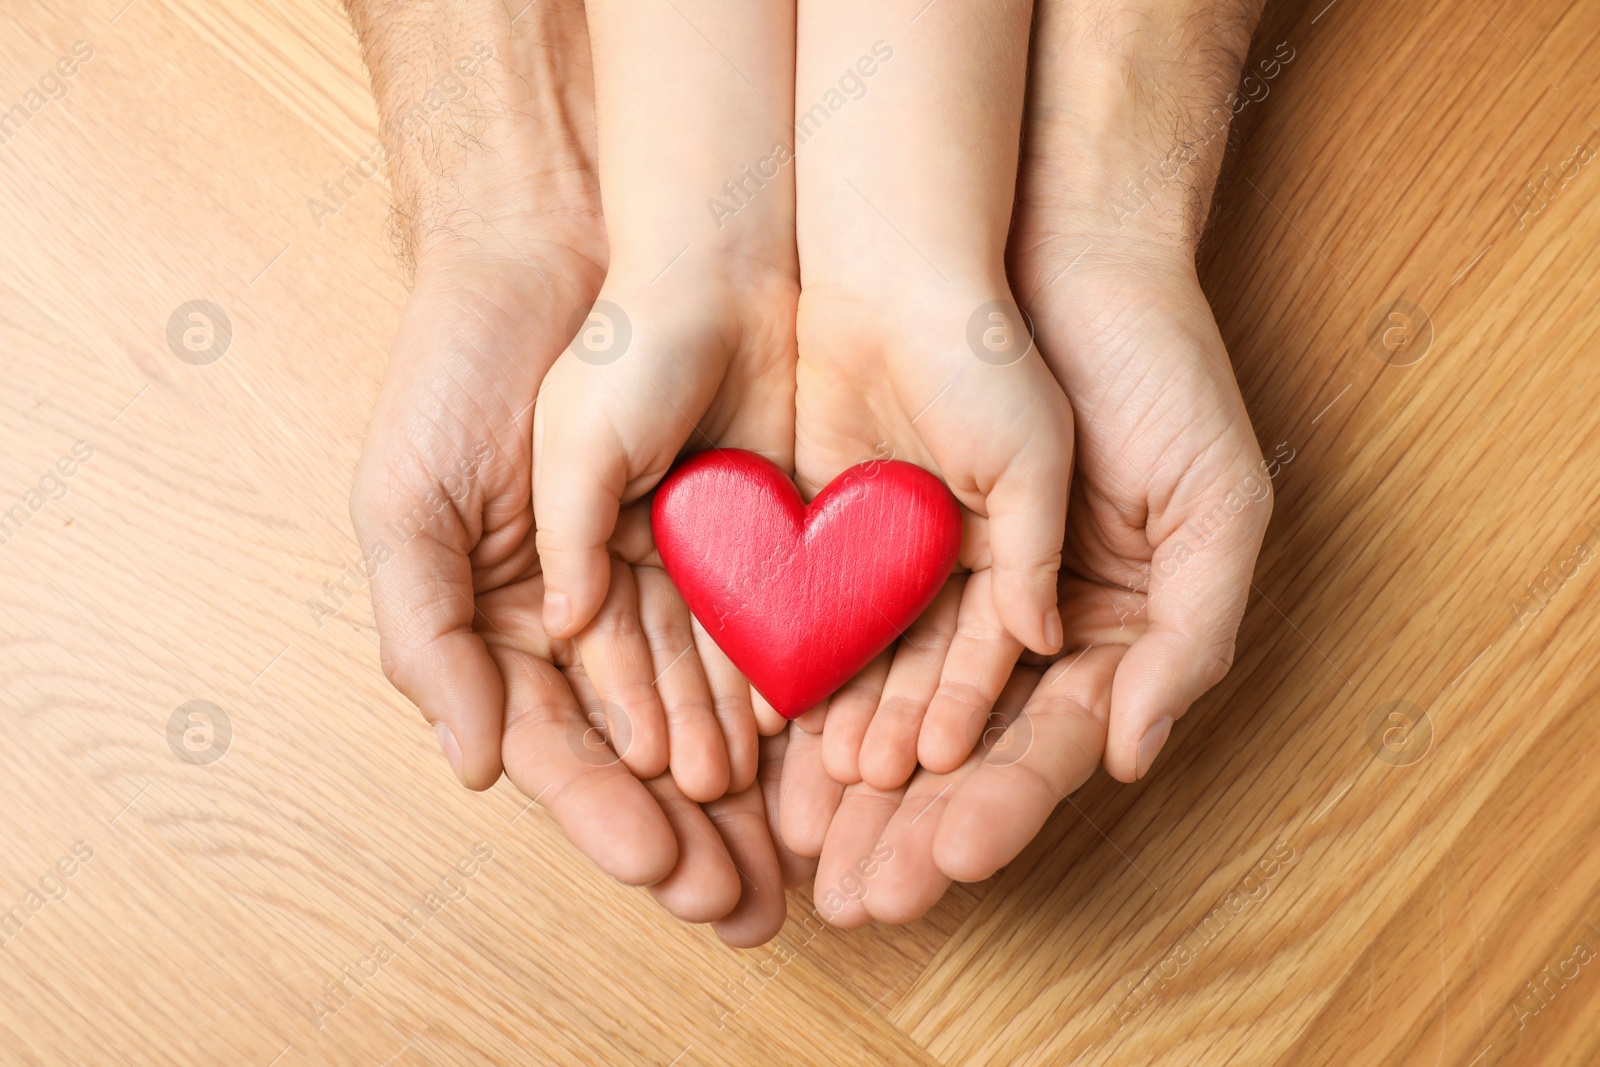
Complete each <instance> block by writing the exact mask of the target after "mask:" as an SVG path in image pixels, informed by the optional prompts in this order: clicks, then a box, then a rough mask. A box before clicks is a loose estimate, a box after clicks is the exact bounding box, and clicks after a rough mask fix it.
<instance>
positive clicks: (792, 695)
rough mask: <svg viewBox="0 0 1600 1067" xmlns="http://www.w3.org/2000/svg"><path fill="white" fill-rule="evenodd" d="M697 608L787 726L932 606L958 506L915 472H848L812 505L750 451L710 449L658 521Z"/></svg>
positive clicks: (951, 560)
mask: <svg viewBox="0 0 1600 1067" xmlns="http://www.w3.org/2000/svg"><path fill="white" fill-rule="evenodd" d="M650 524H651V527H652V529H653V530H654V532H655V540H656V548H657V549H658V550H659V551H660V553H661V561H662V563H664V564H665V565H666V568H667V574H668V575H670V576H671V578H672V580H673V582H674V583H675V584H676V585H677V587H678V590H679V592H681V593H682V594H683V599H684V600H685V601H687V602H688V605H689V610H690V611H692V612H694V616H695V618H697V619H699V620H700V624H701V625H702V626H704V627H705V628H706V631H707V632H708V633H709V634H710V635H711V637H712V639H713V640H715V641H716V642H717V645H718V647H720V648H721V649H722V651H724V652H726V653H727V654H728V658H729V659H731V660H732V661H733V663H734V665H735V666H736V667H738V668H739V669H740V670H741V671H743V672H744V675H745V677H746V678H748V679H750V682H751V684H752V685H754V686H755V687H756V689H758V690H759V691H760V692H761V695H762V696H764V697H766V698H767V701H768V702H769V703H770V704H771V705H772V706H773V707H774V708H776V709H777V710H778V712H779V714H781V715H783V716H784V717H785V718H790V719H792V718H795V717H796V716H798V715H801V714H803V713H804V712H806V711H808V710H810V709H811V708H813V707H815V706H816V705H818V704H820V703H821V702H822V701H823V700H825V699H826V698H827V697H828V696H829V694H831V693H832V692H833V691H834V690H835V689H838V688H839V687H840V686H841V685H843V684H844V683H845V682H847V681H849V680H850V678H851V676H852V675H854V674H855V673H856V672H857V671H859V670H860V669H861V668H862V667H865V666H866V665H867V664H868V663H869V662H870V661H871V660H872V657H874V656H876V655H877V654H878V653H879V652H882V651H883V650H884V649H885V648H887V647H889V644H890V642H892V641H893V640H894V639H895V638H896V637H898V636H899V635H900V634H901V633H903V632H904V631H905V630H906V628H907V627H908V626H910V625H911V623H912V621H913V620H915V619H916V617H917V616H918V615H920V614H922V612H923V610H924V609H925V608H926V607H927V606H928V605H929V604H930V603H932V601H933V598H934V596H935V595H936V594H937V593H938V592H939V588H940V586H942V585H943V584H944V580H945V579H946V578H947V577H948V576H949V574H950V569H951V567H953V566H954V565H955V562H956V556H957V555H958V553H959V552H960V550H961V510H960V508H959V507H958V506H957V504H956V500H955V497H953V496H951V495H950V490H948V489H946V488H945V487H944V485H943V483H941V482H940V481H939V479H937V478H935V477H934V476H933V475H931V474H929V473H928V472H927V471H925V470H923V469H922V468H921V467H918V466H915V465H913V464H910V463H902V462H899V461H896V460H874V461H872V462H869V463H863V464H861V465H859V466H856V467H851V468H850V469H849V470H847V471H845V472H844V473H843V474H841V475H839V477H837V478H835V479H834V480H833V481H832V482H830V483H829V484H828V486H827V488H825V489H823V490H822V492H821V493H819V494H817V498H816V499H815V500H813V501H812V502H811V503H810V504H809V505H808V504H806V502H805V501H803V500H801V499H800V492H799V490H798V489H796V488H795V485H794V483H793V482H791V481H790V480H789V478H788V477H787V476H786V475H785V474H784V473H783V471H781V470H779V469H778V468H777V467H776V466H775V465H774V464H772V463H771V462H769V461H768V460H766V459H764V458H762V457H761V456H758V455H756V454H755V453H753V452H743V451H739V450H737V449H714V450H712V451H710V452H702V453H700V454H699V455H697V456H695V457H694V458H692V459H690V460H688V461H687V462H685V463H683V464H682V465H681V466H679V467H678V468H677V469H675V470H674V471H672V473H670V474H668V475H667V477H666V479H665V480H663V481H662V483H661V485H660V487H659V488H658V489H657V490H656V498H655V503H654V504H653V505H652V507H651V511H650Z"/></svg>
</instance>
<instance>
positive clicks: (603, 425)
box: [533, 357, 629, 638]
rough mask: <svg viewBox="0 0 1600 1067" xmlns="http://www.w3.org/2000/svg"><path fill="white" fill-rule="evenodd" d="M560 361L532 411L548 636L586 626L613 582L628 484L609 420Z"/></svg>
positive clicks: (535, 504)
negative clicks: (612, 543)
mask: <svg viewBox="0 0 1600 1067" xmlns="http://www.w3.org/2000/svg"><path fill="white" fill-rule="evenodd" d="M565 360H566V357H563V359H562V360H560V361H557V364H556V367H555V368H554V369H552V370H551V372H550V375H549V377H547V378H546V379H545V387H544V388H543V389H541V390H540V391H539V399H538V401H537V402H536V403H535V404H534V409H533V517H534V527H535V529H536V530H537V533H536V534H535V541H536V544H537V545H538V550H539V564H540V567H541V569H542V570H543V572H544V625H545V629H546V631H548V632H549V634H550V636H551V637H555V638H565V637H571V636H572V635H574V634H576V633H577V632H578V631H579V630H581V629H583V628H584V627H585V626H587V625H588V624H589V622H590V620H591V619H593V618H594V617H595V615H596V614H597V613H598V612H599V611H600V606H601V605H602V604H603V603H604V602H605V598H606V590H607V589H608V588H609V587H610V584H611V560H610V556H609V555H608V553H607V551H606V543H607V542H608V541H609V540H610V539H611V535H612V533H613V531H614V530H615V529H616V525H617V513H618V511H619V510H620V509H621V506H622V494H623V492H624V490H625V489H626V488H627V484H628V467H629V462H628V455H627V452H626V448H625V446H624V443H623V442H622V440H621V439H620V438H619V437H618V435H617V434H616V433H615V431H614V430H613V429H612V426H611V423H610V420H609V419H607V418H605V417H604V415H603V414H602V413H601V412H600V411H597V410H595V408H594V406H593V405H592V404H586V403H583V401H584V400H587V399H590V398H592V397H594V395H595V391H594V390H593V389H592V388H589V387H586V386H585V385H584V384H583V383H584V380H585V379H586V377H587V376H586V375H584V374H583V372H582V371H578V372H576V373H566V374H564V373H562V372H563V369H564V368H563V365H562V364H563V362H565Z"/></svg>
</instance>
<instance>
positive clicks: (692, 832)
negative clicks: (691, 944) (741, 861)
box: [644, 775, 740, 923]
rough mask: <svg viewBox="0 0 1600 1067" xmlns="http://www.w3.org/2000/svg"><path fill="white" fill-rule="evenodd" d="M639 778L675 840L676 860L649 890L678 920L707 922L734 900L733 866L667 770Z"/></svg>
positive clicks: (731, 906) (737, 890)
mask: <svg viewBox="0 0 1600 1067" xmlns="http://www.w3.org/2000/svg"><path fill="white" fill-rule="evenodd" d="M644 784H645V787H646V788H647V789H648V790H649V791H650V793H651V795H652V796H654V797H655V799H656V802H657V804H659V805H660V809H661V811H662V812H664V813H665V814H666V817H667V822H668V823H669V824H671V826H672V834H673V837H674V838H676V840H677V842H678V863H677V866H675V867H673V868H672V873H670V874H668V875H667V876H666V877H665V878H663V879H661V881H659V882H656V883H655V884H654V885H652V886H651V887H650V895H651V896H653V897H655V899H656V902H657V903H658V904H660V905H661V906H662V907H663V908H666V909H667V911H669V912H671V913H672V914H673V915H675V916H676V917H678V918H680V919H682V920H683V921H684V922H690V923H708V922H714V921H715V920H717V919H720V918H722V917H723V916H724V915H727V914H728V913H729V912H731V911H733V909H734V908H735V907H737V906H738V903H739V894H740V886H739V872H738V870H737V869H736V868H735V867H734V863H733V857H732V856H730V855H729V853H728V848H727V845H726V844H724V843H723V840H722V837H721V835H719V834H718V833H717V830H716V827H715V826H713V825H712V823H711V820H710V819H709V818H708V817H707V816H706V813H705V812H704V811H702V810H701V809H700V805H698V804H696V803H694V802H693V801H692V800H690V799H689V798H687V797H685V796H684V795H683V791H682V790H681V789H679V788H678V786H677V783H675V782H674V781H673V780H672V777H671V776H670V775H662V776H661V777H660V778H654V779H651V780H650V781H648V782H646V783H644Z"/></svg>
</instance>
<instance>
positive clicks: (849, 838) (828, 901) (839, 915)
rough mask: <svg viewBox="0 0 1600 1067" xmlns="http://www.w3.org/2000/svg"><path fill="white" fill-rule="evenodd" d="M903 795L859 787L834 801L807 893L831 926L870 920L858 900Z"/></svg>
mask: <svg viewBox="0 0 1600 1067" xmlns="http://www.w3.org/2000/svg"><path fill="white" fill-rule="evenodd" d="M905 792H906V791H905V788H904V787H901V788H899V789H890V790H881V789H874V788H873V787H872V786H870V785H868V784H867V783H865V782H859V783H857V784H855V785H852V786H848V787H846V789H845V791H844V794H843V796H842V797H841V798H840V801H839V808H838V811H837V812H836V813H835V814H834V816H833V819H832V820H831V821H830V822H829V824H828V833H827V838H826V840H825V842H824V844H823V847H822V855H821V857H820V858H819V859H818V860H817V882H816V889H815V891H814V894H813V896H814V899H815V900H816V904H817V910H818V911H820V912H821V913H822V917H823V918H825V919H827V920H828V922H830V923H832V924H833V925H834V926H838V927H841V928H843V929H846V930H849V929H854V928H855V927H858V926H865V925H866V924H867V923H869V922H871V921H872V915H871V913H870V912H868V911H867V907H866V904H865V903H864V901H865V899H866V897H867V894H868V893H870V892H871V890H872V885H871V880H872V877H873V876H874V875H875V874H877V873H878V869H877V866H876V864H877V856H878V854H879V852H880V851H881V850H880V849H879V848H878V842H879V839H880V837H881V836H882V834H883V828H884V827H885V826H887V825H889V819H890V818H891V817H892V816H893V815H894V813H895V811H896V809H898V808H899V807H900V800H901V798H902V797H904V796H905ZM863 857H865V859H863Z"/></svg>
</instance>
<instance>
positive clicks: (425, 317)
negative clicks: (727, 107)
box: [351, 0, 782, 943]
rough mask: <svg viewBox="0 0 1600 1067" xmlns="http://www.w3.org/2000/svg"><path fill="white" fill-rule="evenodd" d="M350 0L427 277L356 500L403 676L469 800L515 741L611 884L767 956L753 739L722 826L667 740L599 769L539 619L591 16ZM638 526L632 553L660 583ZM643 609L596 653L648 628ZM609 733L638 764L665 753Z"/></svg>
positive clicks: (770, 893) (590, 212)
mask: <svg viewBox="0 0 1600 1067" xmlns="http://www.w3.org/2000/svg"><path fill="white" fill-rule="evenodd" d="M351 7H352V17H353V20H354V22H355V25H356V28H357V31H358V33H359V34H360V36H361V38H362V42H363V46H364V49H365V52H366V56H367V62H368V65H369V67H370V68H371V70H372V75H373V82H374V87H375V90H376V92H377V95H378V100H379V107H380V113H381V114H382V115H383V116H384V119H385V122H384V130H385V136H386V142H387V143H388V145H389V149H390V155H391V158H390V170H391V177H392V179H393V182H394V188H395V194H396V209H397V215H398V219H399V222H400V230H401V236H402V237H403V238H404V240H405V242H406V252H407V253H408V256H409V260H410V262H411V263H413V264H414V266H415V270H416V279H415V287H414V290H413V292H412V296H411V299H410V302H409V304H408V306H407V308H406V311H405V314H404V316H403V318H402V321H401V325H400V329H399V332H398V335H397V337H396V340H395V344H394V348H393V352H392V355H391V360H390V366H389V370H388V373H387V376H386V378H385V381H384V385H383V388H382V391H381V393H380V396H379V400H378V404H377V409H376V411H375V413H374V415H373V421H372V427H371V430H370V432H369V436H368V440H367V443H366V448H365V449H364V452H363V456H362V461H361V464H360V467H359V469H358V471H357V475H356V480H355V485H354V487H353V491H352V499H351V513H352V518H353V520H354V524H355V528H356V531H357V536H358V537H359V539H360V543H361V545H362V547H363V551H364V553H365V554H366V556H367V559H368V564H367V566H368V571H369V574H370V575H371V582H372V597H373V608H374V613H375V615H376V617H377V622H378V627H379V636H380V642H381V657H382V660H383V665H384V669H385V672H386V673H387V674H388V675H389V677H390V679H391V680H392V681H393V682H394V684H395V685H396V687H397V688H399V689H400V690H401V692H403V693H405V694H406V696H408V697H409V698H410V699H411V700H413V701H414V702H415V703H416V704H417V705H418V707H419V708H420V709H421V710H422V713H423V716H424V717H425V718H426V719H427V720H428V721H429V722H430V723H433V724H434V726H435V730H436V732H437V733H438V735H439V740H440V743H441V746H442V748H443V749H444V753H445V755H446V757H447V758H448V759H449V761H450V763H451V766H452V768H453V769H454V770H455V773H456V775H457V776H458V777H459V778H460V779H461V781H462V782H463V783H464V784H466V785H468V786H469V787H471V788H475V789H483V788H487V787H488V786H490V785H492V784H493V783H494V782H495V781H496V780H497V779H498V778H499V776H500V773H501V770H502V746H504V763H503V766H504V768H505V770H506V772H507V773H508V774H509V776H510V777H511V778H512V780H513V781H514V782H515V783H516V784H517V785H518V787H519V788H520V789H522V790H523V791H524V792H526V793H527V794H528V795H529V796H530V797H532V798H534V799H536V800H538V801H539V802H540V803H542V804H543V805H544V806H545V807H546V808H547V809H548V810H549V811H550V812H551V814H552V815H553V817H554V818H555V819H556V821H557V823H558V824H559V825H560V826H561V827H562V829H563V831H564V832H565V833H566V834H567V835H568V837H569V838H570V839H571V840H572V841H573V843H574V844H575V845H576V846H577V847H578V848H579V849H580V850H581V851H583V852H585V853H586V854H587V855H589V856H590V857H591V858H592V859H594V860H595V862H596V863H597V864H599V866H600V867H601V868H602V869H603V870H605V871H606V872H607V873H608V874H610V875H612V876H614V877H616V878H618V879H619V880H621V881H623V882H626V883H629V884H648V885H651V886H652V887H653V890H654V891H655V893H656V895H657V897H658V899H660V900H661V901H662V903H663V904H664V905H665V906H666V907H667V908H668V909H669V910H670V911H672V912H673V913H674V914H677V915H679V916H681V917H683V918H685V919H688V920H691V921H709V920H712V919H719V918H720V919H721V921H722V922H723V923H724V924H725V926H724V927H723V932H724V934H725V936H729V937H730V938H733V939H736V940H738V941H739V943H745V942H747V941H749V940H750V939H752V938H755V939H757V940H758V941H759V940H764V939H765V937H766V936H770V932H771V931H775V930H776V928H777V926H776V925H775V924H781V922H782V886H781V880H780V879H779V878H778V877H777V875H776V874H775V873H774V872H776V871H777V870H778V866H777V864H778V860H777V859H776V853H775V852H774V848H773V845H772V842H771V836H770V833H769V832H768V831H767V829H766V825H765V822H764V816H763V817H761V818H757V817H755V816H757V815H760V813H761V811H762V803H761V797H760V794H759V792H758V791H757V790H755V789H753V788H752V787H751V783H752V782H753V780H754V778H755V774H756V762H757V755H758V754H757V751H756V745H755V737H754V735H753V733H752V735H751V737H750V738H749V744H748V745H747V746H744V748H743V749H741V754H740V755H739V757H738V759H739V760H740V761H742V762H741V763H740V765H738V766H736V768H735V771H734V774H733V778H734V779H735V788H734V789H733V791H732V795H731V796H729V797H726V798H725V799H723V800H722V801H720V802H719V803H718V804H716V805H713V806H709V807H708V808H707V809H705V810H702V809H701V808H699V807H697V806H696V805H694V804H693V803H690V802H688V801H687V800H686V799H685V798H684V796H683V793H682V791H681V790H679V789H678V788H677V786H675V785H674V784H673V783H672V782H671V781H670V780H666V779H662V778H661V777H660V774H661V771H663V770H664V769H665V764H666V760H665V755H664V745H661V746H657V747H658V749H660V750H661V751H659V752H658V756H657V757H652V758H655V759H656V762H657V764H658V765H657V766H655V767H654V769H653V771H652V772H651V773H647V774H645V775H644V777H646V778H648V779H651V780H650V781H648V782H643V781H641V780H640V778H639V777H636V776H635V774H634V773H630V770H629V768H628V767H627V766H622V765H619V760H618V758H617V757H615V756H612V755H609V753H610V749H609V748H607V749H604V753H605V754H598V753H597V750H596V747H595V746H594V745H593V744H592V741H593V738H594V737H595V736H599V735H598V734H597V732H596V731H594V730H592V729H591V721H592V720H597V719H599V718H600V714H601V710H600V709H601V706H602V705H601V703H600V698H599V697H598V695H597V694H596V692H595V690H594V687H593V686H587V687H586V683H587V676H586V675H585V674H584V672H583V670H582V660H581V657H580V656H579V655H578V648H577V645H575V644H573V643H571V642H563V643H552V642H551V641H549V639H548V638H547V637H546V636H545V634H544V630H543V626H542V623H541V622H540V621H539V610H538V605H539V600H540V596H541V595H542V586H541V581H540V568H539V561H538V556H537V552H536V549H535V544H534V523H533V512H532V505H531V466H532V457H531V429H530V427H531V422H532V411H531V409H532V405H533V401H534V398H535V396H536V395H537V392H538V388H539V384H540V382H541V380H542V379H543V376H544V374H545V372H546V371H547V370H548V368H549V366H550V365H551V363H553V362H554V360H555V358H556V356H557V355H558V354H559V353H560V352H561V351H562V349H563V348H564V347H565V346H566V344H567V341H568V340H569V339H570V333H571V331H570V329H569V324H570V323H571V321H572V318H573V315H574V312H576V311H579V310H580V309H584V308H587V307H588V306H589V304H590V303H592V301H593V299H594V296H595V294H596V293H597V292H598V290H599V287H600V283H601V278H602V276H603V272H604V269H605V260H606V242H605V235H604V230H603V227H602V224H601V221H600V216H599V206H598V198H597V194H596V189H595V179H594V167H593V158H594V147H593V139H592V131H593V116H592V112H593V98H592V89H590V88H588V79H589V73H588V43H587V39H586V36H585V32H584V20H583V12H582V8H581V6H579V5H578V4H576V3H566V2H556V3H552V4H542V5H539V6H538V7H537V8H535V9H531V10H529V11H527V12H525V13H524V14H523V15H522V16H521V18H520V20H519V22H518V23H517V24H516V25H515V26H513V25H512V23H511V21H510V18H509V15H508V14H507V13H506V12H505V11H504V9H503V8H501V7H500V5H498V4H497V3H492V2H487V0H486V2H484V3H477V2H471V0H453V2H439V3H435V4H431V5H430V4H423V5H413V6H409V7H407V8H405V9H403V10H402V9H398V8H394V7H392V6H390V5H381V4H360V3H357V4H352V5H351ZM463 57H466V59H467V60H470V61H467V62H463ZM442 86H447V87H448V88H444V89H441V88H440V87H442ZM434 97H438V98H439V99H440V100H444V99H448V100H452V101H454V102H453V103H451V104H449V105H448V106H445V107H440V108H435V107H432V106H431V105H428V104H427V101H429V100H431V99H433V98H434ZM418 116H421V118H419V117H418ZM419 123H421V124H422V125H419ZM634 529H635V534H634V535H633V537H632V538H631V541H632V543H631V544H630V545H627V546H623V547H622V548H621V549H620V551H623V552H625V553H628V554H630V557H631V559H632V560H633V561H634V562H636V563H638V564H639V565H640V566H641V567H642V566H645V565H647V564H648V562H649V560H648V558H647V554H648V552H649V546H648V544H644V545H641V544H639V543H638V540H639V539H638V537H637V526H635V527H634ZM646 533H647V529H646ZM530 605H531V607H530ZM630 610H631V611H632V612H633V613H635V614H633V615H629V614H628V611H630ZM639 611H640V608H639V607H638V606H637V605H633V606H632V607H631V608H629V606H626V605H625V606H623V609H621V610H620V611H619V615H620V616H621V618H620V619H619V620H617V621H616V625H615V626H614V627H613V628H612V630H611V631H610V632H609V635H608V634H606V633H602V634H601V638H602V639H605V638H607V637H608V636H609V637H612V638H615V639H616V640H622V639H624V638H625V637H629V636H633V637H636V636H638V635H639V634H641V633H643V634H645V635H649V634H650V632H651V630H650V627H651V622H650V618H649V612H648V610H646V611H645V618H644V620H643V621H642V622H641V621H639V620H638V617H637V613H638V612H639ZM486 637H487V639H486ZM562 669H565V670H566V672H567V674H566V675H563V673H562ZM569 680H570V684H569ZM580 697H581V698H582V703H580ZM585 706H586V707H587V708H588V709H589V710H590V714H589V715H588V716H586V715H585V714H584V713H583V710H582V708H583V707H585ZM611 725H612V728H613V733H612V736H614V737H615V736H617V735H618V734H619V733H622V734H623V735H624V736H623V737H621V738H619V746H620V747H621V748H622V749H623V751H624V752H626V753H629V754H631V755H636V754H637V753H638V752H639V751H641V749H648V748H649V747H650V746H649V745H647V744H643V743H642V742H641V739H640V738H638V737H637V736H635V737H633V738H628V737H626V734H625V731H618V730H617V729H616V724H615V723H613V724H611ZM630 741H631V742H632V743H631V744H630V743H629V742H630ZM741 869H742V870H743V871H745V872H746V874H747V875H748V877H747V878H745V879H741V877H740V875H739V873H738V872H739V871H740V870H741ZM741 881H743V883H744V884H743V887H741ZM764 932H765V933H764Z"/></svg>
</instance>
